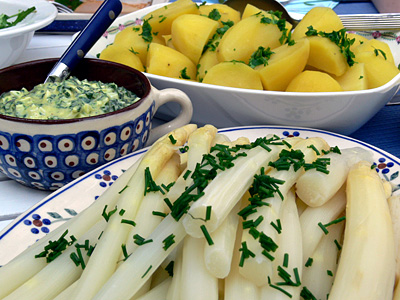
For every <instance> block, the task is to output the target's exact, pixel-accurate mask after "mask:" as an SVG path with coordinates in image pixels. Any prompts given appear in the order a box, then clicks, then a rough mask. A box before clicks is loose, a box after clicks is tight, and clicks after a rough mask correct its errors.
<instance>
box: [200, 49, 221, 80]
mask: <svg viewBox="0 0 400 300" xmlns="http://www.w3.org/2000/svg"><path fill="white" fill-rule="evenodd" d="M218 63H219V61H218V58H217V53H216V52H215V51H211V50H207V51H206V52H204V54H203V55H202V56H201V58H200V61H199V64H198V65H197V80H198V81H200V82H202V81H203V78H204V76H205V75H206V74H207V72H208V70H209V69H211V68H212V67H213V66H215V65H216V64H218Z"/></svg>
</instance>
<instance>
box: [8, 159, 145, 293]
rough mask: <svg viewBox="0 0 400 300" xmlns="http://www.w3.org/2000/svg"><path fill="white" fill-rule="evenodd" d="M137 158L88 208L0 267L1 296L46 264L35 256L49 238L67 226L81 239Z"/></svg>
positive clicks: (111, 200) (112, 203)
mask: <svg viewBox="0 0 400 300" xmlns="http://www.w3.org/2000/svg"><path fill="white" fill-rule="evenodd" d="M138 165H139V161H137V162H136V163H135V164H134V165H132V166H131V167H130V168H128V169H127V170H126V171H125V172H124V173H123V174H122V175H121V176H120V177H119V178H118V180H116V181H115V182H114V183H113V184H112V185H111V186H110V187H109V188H107V189H106V190H105V191H104V193H103V194H102V195H101V196H100V197H99V198H98V199H97V200H96V201H95V202H93V204H91V205H90V206H89V207H88V208H86V209H85V210H83V211H82V212H80V213H79V214H78V215H77V216H75V217H74V218H72V219H70V220H68V221H67V222H65V223H64V224H62V225H60V226H59V227H57V228H56V229H54V230H53V231H52V232H50V233H48V234H47V235H46V236H44V237H43V238H41V239H40V240H39V241H37V242H36V243H35V244H33V245H32V246H30V247H29V248H27V249H26V250H25V251H24V252H22V253H21V254H19V255H18V256H17V257H15V258H14V259H13V260H12V261H10V262H9V263H7V264H6V265H4V266H3V267H1V268H0V299H2V298H4V297H5V296H6V295H8V294H9V293H11V292H12V291H13V290H15V289H16V288H17V287H18V286H20V285H21V284H23V283H24V282H26V281H27V280H28V279H29V278H31V277H32V276H33V275H35V274H36V273H37V272H39V271H40V270H41V269H43V268H44V267H45V266H46V260H45V259H35V258H34V257H35V255H37V254H38V253H40V252H42V251H43V247H44V245H46V244H47V243H48V242H49V241H55V240H57V239H58V238H59V237H60V236H61V235H62V234H63V233H64V232H65V230H67V229H68V234H69V235H73V236H75V237H76V238H80V237H81V236H82V234H84V233H85V232H86V231H87V230H89V228H90V227H91V226H93V225H94V224H95V223H96V222H97V221H99V220H100V219H102V216H101V213H102V211H103V209H104V206H105V205H109V206H110V207H114V206H115V203H116V202H117V199H118V197H119V192H120V191H121V190H122V189H123V188H124V187H125V186H126V184H127V183H128V181H129V180H130V178H131V177H132V175H133V174H134V173H135V171H136V169H137V166H138Z"/></svg>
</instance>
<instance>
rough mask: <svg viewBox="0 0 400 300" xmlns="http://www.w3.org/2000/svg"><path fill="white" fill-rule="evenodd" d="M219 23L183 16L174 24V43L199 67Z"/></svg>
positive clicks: (172, 30) (195, 16) (200, 17)
mask: <svg viewBox="0 0 400 300" xmlns="http://www.w3.org/2000/svg"><path fill="white" fill-rule="evenodd" d="M217 28H218V22H217V21H214V20H211V19H209V18H207V17H204V16H201V15H190V14H189V15H182V16H179V17H178V18H176V19H175V21H174V22H172V26H171V37H172V43H173V45H174V47H175V49H177V50H178V51H179V52H181V53H183V54H184V55H186V56H187V57H189V58H190V59H191V60H192V62H193V63H194V64H196V65H197V63H198V61H199V59H200V56H201V53H202V52H203V49H204V46H205V45H206V43H207V42H208V40H209V39H210V38H211V37H212V36H213V35H214V33H215V31H216V30H217Z"/></svg>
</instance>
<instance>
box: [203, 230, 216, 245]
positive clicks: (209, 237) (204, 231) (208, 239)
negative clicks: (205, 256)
mask: <svg viewBox="0 0 400 300" xmlns="http://www.w3.org/2000/svg"><path fill="white" fill-rule="evenodd" d="M200 229H201V231H202V232H203V234H204V237H205V238H206V241H207V243H208V245H210V246H211V245H214V241H213V240H212V238H211V236H210V234H209V233H208V230H207V228H206V226H205V225H201V226H200Z"/></svg>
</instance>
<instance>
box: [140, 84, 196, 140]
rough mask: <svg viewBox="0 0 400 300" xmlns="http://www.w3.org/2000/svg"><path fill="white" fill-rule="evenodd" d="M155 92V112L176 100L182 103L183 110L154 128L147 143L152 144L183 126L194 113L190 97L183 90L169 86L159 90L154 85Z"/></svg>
mask: <svg viewBox="0 0 400 300" xmlns="http://www.w3.org/2000/svg"><path fill="white" fill-rule="evenodd" d="M152 89H153V91H154V94H155V97H154V98H155V112H156V111H157V110H158V108H159V107H160V106H162V105H164V104H166V103H168V102H176V103H178V104H179V105H180V107H181V111H180V112H179V114H178V116H176V117H175V118H174V119H173V120H171V121H169V122H167V123H165V124H162V125H159V126H157V127H155V128H152V129H151V131H150V136H149V139H148V141H147V143H146V145H151V144H152V143H154V142H155V141H156V140H157V139H159V138H160V137H161V136H163V135H165V134H167V133H169V132H171V131H172V130H174V129H176V128H179V127H182V126H184V125H186V124H188V123H189V122H190V120H191V119H192V115H193V105H192V102H191V101H190V99H189V97H188V96H187V95H186V94H185V93H184V92H182V91H181V90H178V89H174V88H167V89H163V90H158V89H156V88H154V87H152Z"/></svg>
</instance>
